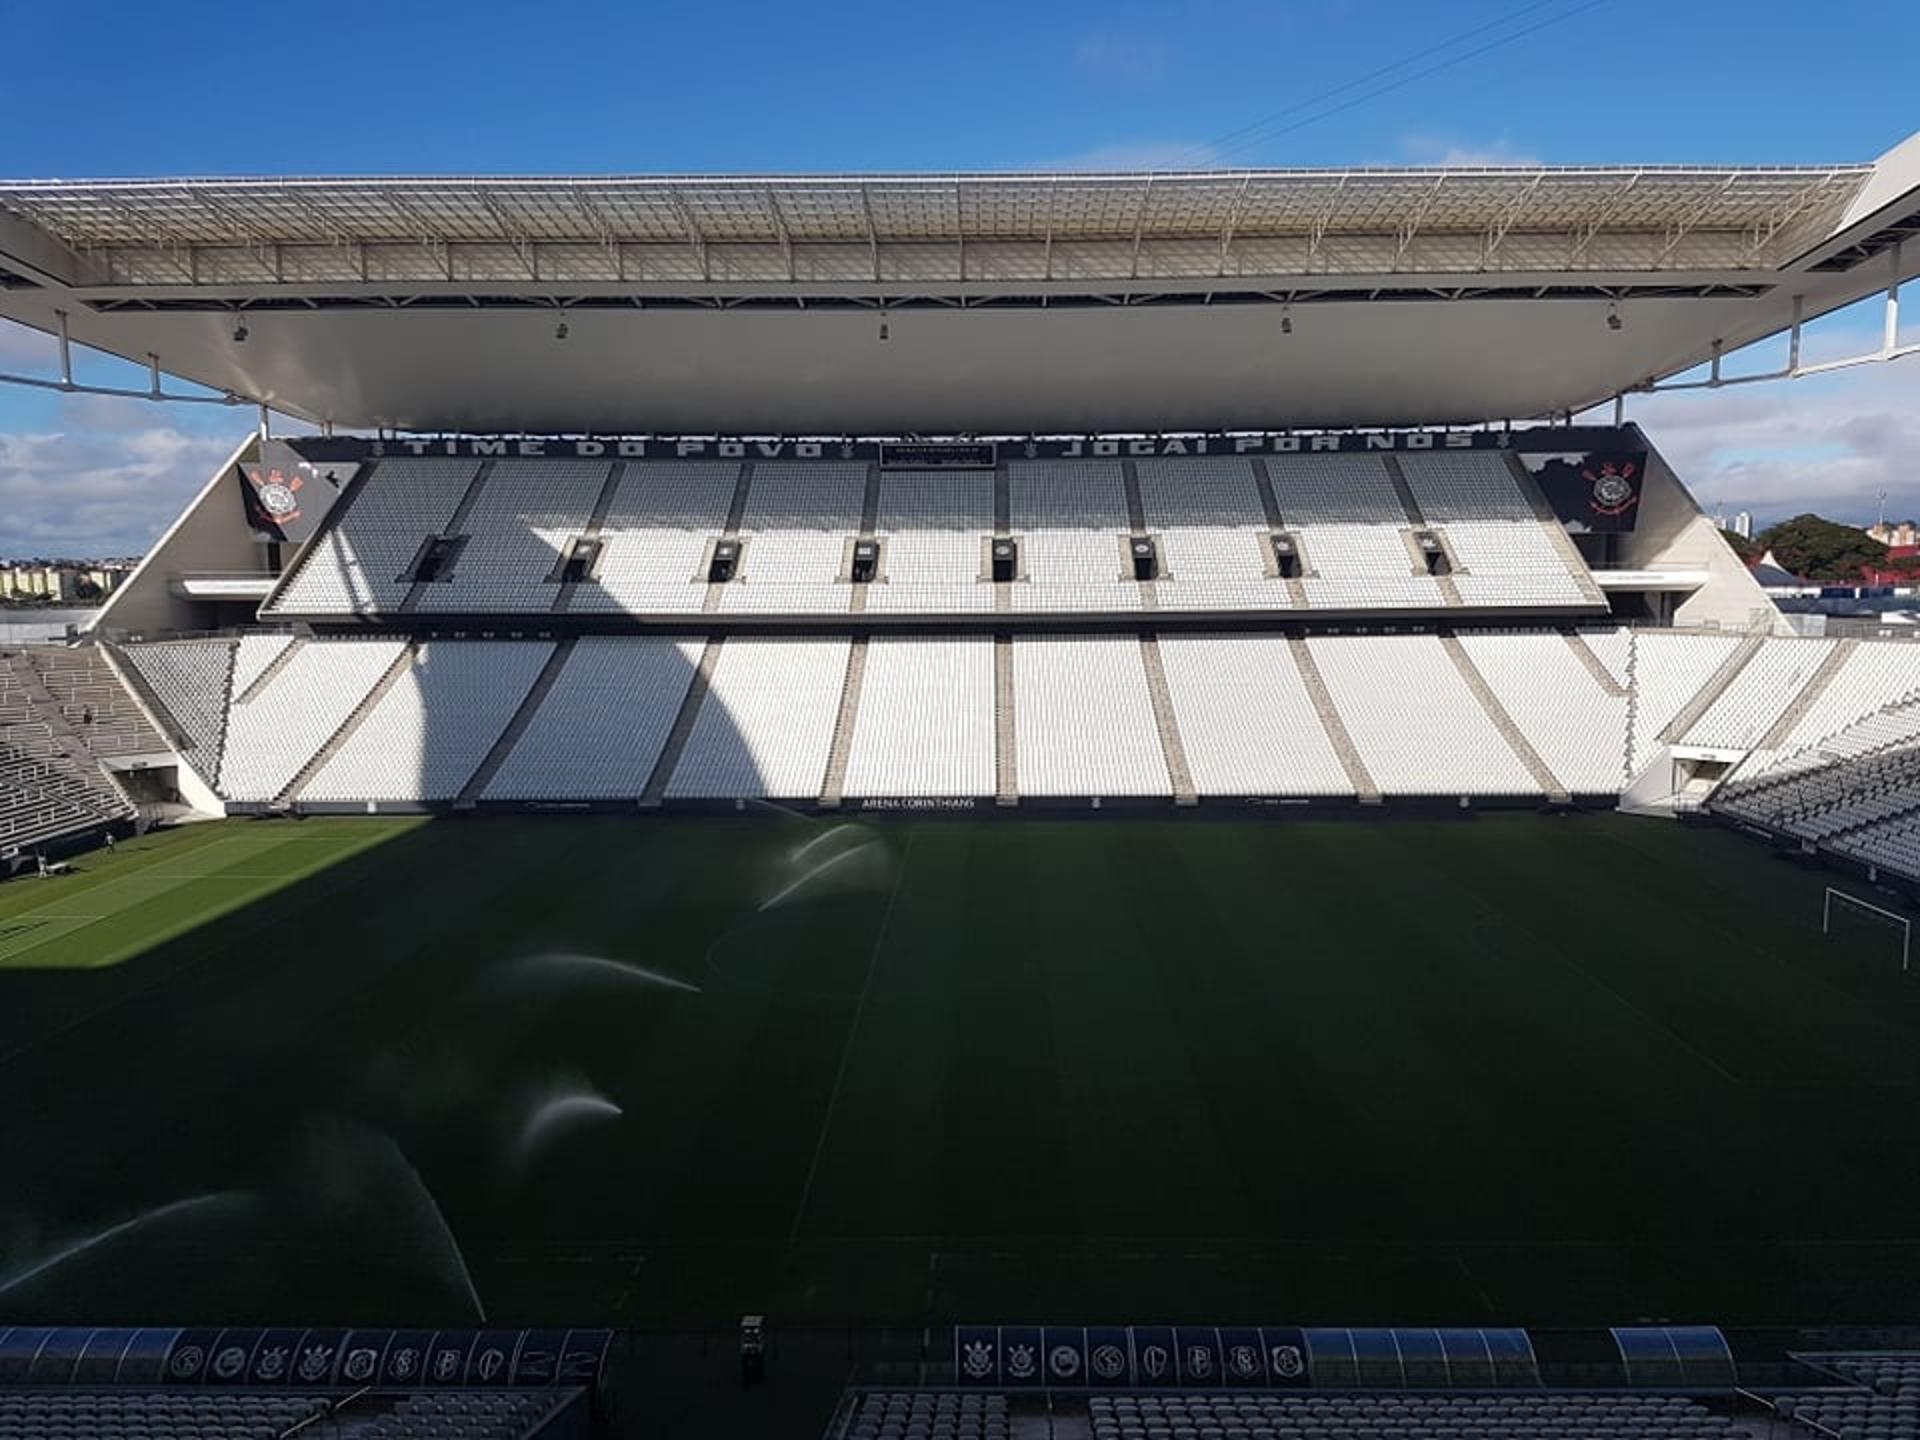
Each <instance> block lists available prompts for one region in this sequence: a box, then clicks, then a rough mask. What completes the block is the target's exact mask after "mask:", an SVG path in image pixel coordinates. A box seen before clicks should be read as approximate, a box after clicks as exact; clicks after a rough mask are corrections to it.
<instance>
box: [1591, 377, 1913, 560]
mask: <svg viewBox="0 0 1920 1440" xmlns="http://www.w3.org/2000/svg"><path fill="white" fill-rule="evenodd" d="M1916 367H1920V361H1915V360H1901V361H1894V362H1892V363H1889V364H1885V365H1867V366H1862V367H1860V368H1859V369H1857V370H1847V371H1839V372H1835V373H1833V374H1830V375H1825V376H1821V377H1818V378H1814V379H1806V380H1777V381H1772V382H1769V383H1764V384H1755V385H1741V386H1736V387H1732V388H1729V389H1724V390H1696V391H1682V392H1675V393H1671V394H1667V395H1645V396H1630V397H1629V398H1628V400H1627V415H1628V418H1630V419H1633V420H1637V421H1639V422H1640V424H1641V425H1642V426H1643V427H1644V428H1645V429H1646V431H1647V434H1648V435H1649V436H1650V437H1651V438H1652V440H1653V442H1654V444H1655V445H1657V446H1659V447H1660V450H1661V452H1662V453H1663V454H1664V455H1665V456H1666V457H1667V459H1668V461H1669V462H1670V463H1671V464H1672V465H1673V467H1674V469H1675V471H1677V472H1678V474H1679V476H1680V478H1681V480H1682V481H1684V482H1685V483H1686V485H1687V487H1688V488H1689V489H1691V490H1692V491H1693V493H1694V495H1695V497H1696V498H1697V499H1699V501H1700V503H1701V504H1702V505H1703V506H1705V507H1706V508H1707V509H1708V510H1709V511H1713V510H1717V509H1720V508H1723V507H1724V508H1725V509H1726V510H1727V511H1728V512H1730V513H1731V512H1733V511H1737V510H1751V511H1753V512H1754V515H1755V516H1756V518H1758V519H1760V520H1762V521H1763V522H1765V521H1772V520H1778V519H1782V518H1784V517H1787V516H1790V515H1797V514H1800V513H1802V512H1804V511H1809V510H1811V511H1815V512H1817V513H1819V514H1822V515H1825V516H1827V517H1829V518H1830V519H1834V520H1845V521H1851V522H1853V523H1856V524H1864V523H1865V522H1867V521H1870V520H1872V519H1873V518H1874V516H1875V514H1876V513H1877V511H1878V508H1879V504H1880V500H1879V496H1880V492H1881V491H1883V490H1884V491H1885V492H1886V495H1887V502H1886V504H1887V513H1888V514H1889V515H1891V516H1894V517H1896V518H1906V517H1908V516H1913V517H1915V518H1920V407H1917V406H1916V405H1915V403H1914V397H1915V395H1916V393H1920V368H1916Z"/></svg>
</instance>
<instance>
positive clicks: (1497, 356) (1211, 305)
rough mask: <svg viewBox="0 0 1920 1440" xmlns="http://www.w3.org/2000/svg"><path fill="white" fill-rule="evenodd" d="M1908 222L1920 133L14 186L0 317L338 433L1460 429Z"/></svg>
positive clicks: (1706, 337)
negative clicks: (1199, 160)
mask: <svg viewBox="0 0 1920 1440" xmlns="http://www.w3.org/2000/svg"><path fill="white" fill-rule="evenodd" d="M1916 230H1920V136H1915V137H1914V138H1913V139H1911V140H1909V141H1908V142H1907V143H1906V144H1904V145H1902V146H1901V147H1899V148H1898V149H1897V150H1895V151H1893V152H1891V153H1889V154H1888V155H1886V156H1884V157H1882V158H1881V159H1880V160H1879V161H1878V162H1876V163H1872V164H1856V165H1833V166H1815V167H1774V168H1737V169H1710V168H1695V167H1685V168H1680V167H1637V168H1636V167H1621V168H1587V167H1579V168H1555V167H1517V166H1516V167H1501V168H1491V169H1422V170H1406V169H1396V170H1375V169H1360V170H1304V171H1280V170H1274V171H1251V170H1250V171H1200V172H1190V173H1167V172H1158V173H1152V174H1006V175H872V176H851V175H841V176H832V175H827V176H762V177H747V176H713V177H708V176H686V177H664V176H643V177H584V176H576V177H496V178H476V177H395V178H386V179H259V180H240V179H225V180H220V179H207V180H125V181H64V180H47V181H20V182H10V183H9V182H0V315H7V316H10V317H12V318H15V319H19V320H23V321H25V322H26V323H28V324H31V325H36V326H39V327H41V328H44V329H48V330H54V329H57V327H58V325H59V324H60V323H61V319H60V313H64V316H65V323H66V324H67V326H68V328H69V330H70V333H71V334H72V336H73V338H74V339H75V340H76V341H81V342H84V343H86V344H89V345H95V346H98V347H100V348H102V349H106V350H109V351H113V352H115V353H118V354H121V355H125V356H127V357H129V358H132V359H134V360H136V361H145V360H146V359H147V358H148V357H150V356H154V357H158V363H159V365H160V367H161V368H163V369H165V370H167V371H169V372H172V373H174V374H177V375H180V376H183V377H185V378H188V379H191V380H194V381H197V382H199V383H202V384H205V385H209V386H212V387H214V388H215V389H219V390H231V391H233V392H235V393H236V394H239V395H242V396H245V397H247V398H249V399H260V400H264V401H268V402H270V403H272V404H273V405H274V406H276V407H277V408H280V409H282V410H285V411H288V412H291V413H294V414H298V415H303V416H306V417H308V418H311V419H314V420H331V421H334V422H336V423H339V424H343V425H389V426H394V427H398V428H406V429H472V430H516V429H527V430H542V431H545V430H564V431H573V430H600V431H629V432H630V431H653V430H657V431H668V432H671V431H692V432H698V431H703V430H713V429H716V428H717V429H726V430H748V429H752V430H765V431H769V432H774V433H802V432H820V431H862V432H900V431H923V432H924V431H954V432H974V431H1004V432H1011V433H1021V432H1025V431H1029V430H1035V429H1051V430H1057V429H1075V430H1077V429H1122V430H1125V429H1139V428H1186V427H1216V426H1230V427H1231V426H1269V427H1271V426H1276V425H1287V424H1295V425H1357V424H1408V423H1423V422H1445V421H1451V422H1459V421H1474V420H1482V419H1497V418H1503V417H1524V416H1528V415H1533V414H1543V413H1549V412H1553V411H1559V410H1565V409H1570V408H1578V407H1580V406H1583V405H1585V404H1589V403H1592V402H1594V401H1599V400H1604V399H1606V398H1607V397H1609V396H1611V395H1613V394H1616V393H1619V392H1620V391H1623V390H1628V389H1632V388H1633V387H1635V386H1637V385H1640V384H1643V383H1645V382H1646V381H1648V380H1651V379H1654V378H1658V377H1663V376H1667V375H1671V374H1674V373H1676V372H1678V371H1680V370H1683V369H1686V368H1689V367H1691V366H1694V365H1697V364H1699V363H1700V362H1702V361H1705V360H1707V359H1709V358H1710V357H1711V356H1712V354H1713V353H1714V352H1715V350H1716V348H1719V349H1732V348H1735V347H1737V346H1738V345H1741V344H1744V343H1747V342H1749V341H1751V340H1754V339H1756V338H1760V337H1763V336H1766V335H1768V334H1772V333H1775V332H1777V331H1780V330H1782V329H1785V328H1787V327H1788V326H1789V325H1790V324H1791V323H1792V320H1793V318H1794V316H1795V314H1796V313H1799V314H1802V315H1804V316H1806V317H1808V318H1811V317H1813V316H1816V315H1818V314H1821V313H1824V312H1825V311H1828V310H1831V309H1833V308H1835V307H1837V306H1840V305H1843V304H1847V303H1850V302H1851V301H1853V300H1856V299H1859V298H1861V297H1863V296H1865V295H1869V294H1872V293H1875V292H1876V291H1878V290H1881V289H1884V288H1885V287H1886V286H1887V285H1888V283H1889V282H1890V281H1892V280H1896V279H1905V278H1909V277H1911V276H1912V275H1914V274H1915V273H1916V272H1917V271H1920V238H1916V239H1914V240H1913V242H1912V243H1909V244H1906V245H1905V246H1904V247H1903V246H1902V243H1901V242H1902V240H1903V238H1904V237H1906V236H1909V235H1912V234H1914V232H1915V231H1916ZM57 312H59V313H57ZM1616 316H1617V317H1618V319H1619V321H1620V323H1619V324H1618V325H1617V326H1616V325H1614V324H1613V323H1612V318H1613V317H1616ZM236 337H243V338H236Z"/></svg>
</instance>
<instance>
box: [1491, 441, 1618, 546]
mask: <svg viewBox="0 0 1920 1440" xmlns="http://www.w3.org/2000/svg"><path fill="white" fill-rule="evenodd" d="M1520 458H1521V462H1522V463H1523V464H1524V465H1525V466H1526V467H1527V469H1528V471H1529V472H1530V473H1531V474H1532V475H1533V478H1534V481H1535V483H1536V484H1538V485H1539V486H1540V490H1541V493H1542V494H1544V495H1545V496H1546V497H1547V503H1548V504H1549V505H1551V506H1553V513H1554V514H1555V515H1558V516H1559V517H1560V523H1561V524H1563V525H1565V526H1566V527H1567V529H1569V530H1571V531H1573V532H1574V533H1575V534H1590V533H1609V532H1613V533H1617V532H1620V531H1626V530H1631V529H1633V527H1634V523H1635V522H1636V521H1637V520H1638V519H1639V515H1640V490H1641V484H1642V481H1643V480H1644V478H1645V476H1646V473H1647V453H1646V451H1644V450H1617V451H1600V450H1589V451H1576V452H1570V453H1569V452H1560V453H1542V454H1538V455H1522V456H1521V457H1520Z"/></svg>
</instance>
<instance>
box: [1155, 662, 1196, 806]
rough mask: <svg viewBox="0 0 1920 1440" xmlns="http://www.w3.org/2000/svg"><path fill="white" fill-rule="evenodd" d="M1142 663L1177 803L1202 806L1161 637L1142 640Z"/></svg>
mask: <svg viewBox="0 0 1920 1440" xmlns="http://www.w3.org/2000/svg"><path fill="white" fill-rule="evenodd" d="M1140 661H1141V664H1142V665H1144V666H1145V667H1146V672H1147V695H1148V698H1150V699H1151V700H1152V701H1153V723H1154V726H1155V728H1156V729H1158V730H1159V732H1160V748H1161V750H1162V751H1163V752H1164V753H1165V755H1166V759H1167V779H1168V780H1169V781H1171V782H1172V784H1173V803H1174V804H1176V805H1198V804H1199V803H1200V796H1199V794H1198V793H1197V792H1196V791H1195V790H1194V786H1193V771H1192V770H1191V769H1190V768H1188V765H1187V747H1186V745H1185V744H1184V743H1183V742H1182V741H1181V739H1180V721H1179V718H1178V717H1177V716H1176V715H1175V714H1174V709H1173V696H1172V694H1171V693H1170V692H1169V691H1168V690H1167V669H1166V665H1165V663H1164V662H1163V661H1162V660H1161V658H1160V641H1159V639H1158V637H1156V636H1154V635H1151V634H1148V635H1142V636H1141V637H1140Z"/></svg>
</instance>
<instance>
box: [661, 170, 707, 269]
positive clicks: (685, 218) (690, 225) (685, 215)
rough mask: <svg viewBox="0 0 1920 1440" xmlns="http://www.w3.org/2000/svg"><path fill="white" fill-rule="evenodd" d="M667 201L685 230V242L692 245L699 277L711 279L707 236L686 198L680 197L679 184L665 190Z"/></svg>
mask: <svg viewBox="0 0 1920 1440" xmlns="http://www.w3.org/2000/svg"><path fill="white" fill-rule="evenodd" d="M667 203H668V204H669V205H671V206H672V207H673V213H674V216H675V218H677V219H678V220H679V221H680V228H681V229H682V230H684V231H686V234H687V244H688V245H690V246H692V247H693V256H694V259H695V260H696V261H697V262H698V263H699V265H700V278H701V279H702V280H711V279H713V264H712V261H711V259H710V258H709V256H708V253H707V237H706V235H705V234H704V233H703V232H702V231H701V229H700V226H699V225H698V224H697V223H696V222H695V221H694V218H693V211H692V210H691V209H690V208H688V205H687V202H686V200H685V199H684V198H682V196H681V194H680V187H679V186H677V185H676V186H673V187H671V188H670V189H669V190H668V191H667Z"/></svg>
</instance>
